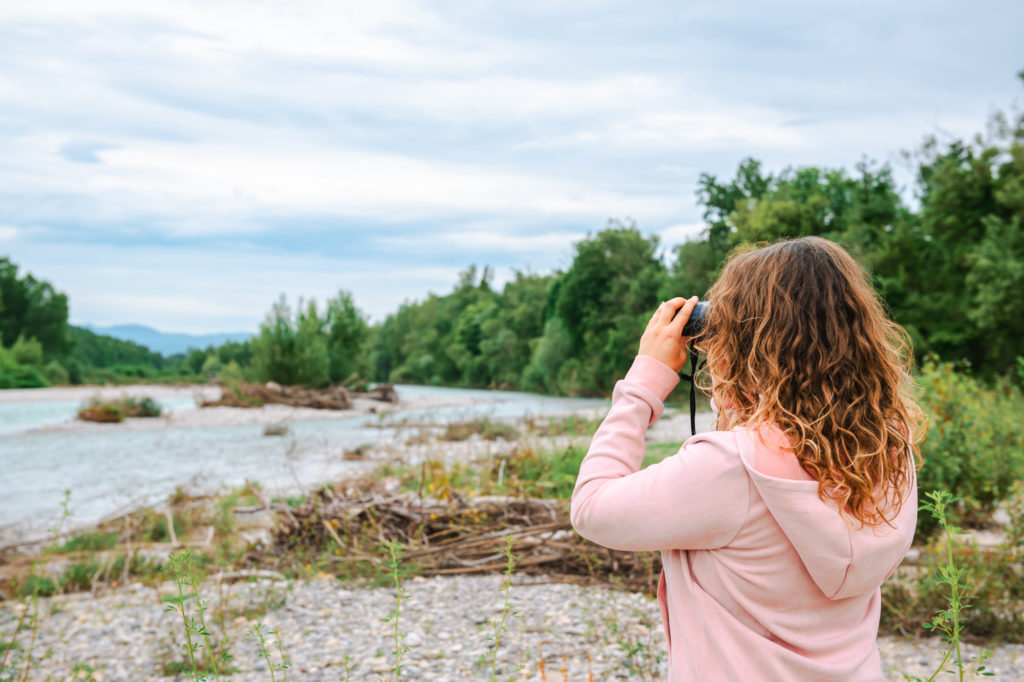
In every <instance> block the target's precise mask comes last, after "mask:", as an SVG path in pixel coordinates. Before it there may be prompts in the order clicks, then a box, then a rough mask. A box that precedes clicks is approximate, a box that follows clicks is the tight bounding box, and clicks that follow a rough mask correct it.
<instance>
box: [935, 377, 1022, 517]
mask: <svg viewBox="0 0 1024 682" xmlns="http://www.w3.org/2000/svg"><path fill="white" fill-rule="evenodd" d="M918 382H919V383H920V386H921V390H920V401H921V406H922V407H923V408H924V410H925V412H926V414H927V416H928V432H927V434H926V437H925V441H924V443H923V444H922V456H923V459H924V466H923V467H922V468H921V471H920V472H919V473H918V487H919V489H920V490H934V491H938V492H948V493H950V494H952V495H955V496H957V498H958V499H959V500H960V502H959V505H958V507H957V508H956V509H954V510H953V512H954V513H958V514H959V515H960V517H961V518H962V519H963V520H970V519H971V518H972V517H975V516H977V515H978V514H980V513H986V514H987V513H990V512H991V511H992V510H993V509H994V507H995V505H996V504H997V503H998V502H999V501H1000V500H1003V499H1005V498H1006V496H1007V495H1008V494H1009V492H1010V490H1011V489H1012V487H1013V484H1014V482H1015V481H1018V480H1022V479H1024V421H1022V420H1021V419H1020V415H1021V413H1022V411H1024V396H1022V394H1021V391H1020V389H1018V388H1017V387H1015V386H1012V385H1011V384H1009V383H1006V382H1004V383H1002V384H1000V385H998V386H997V387H995V388H987V387H985V386H984V385H983V384H982V383H980V382H979V381H977V380H976V379H974V378H972V377H971V376H970V375H969V374H968V373H967V372H964V371H959V372H958V371H956V369H955V368H954V366H953V365H952V364H949V363H938V362H936V361H935V360H934V359H929V360H927V361H926V362H925V363H924V365H923V366H922V368H921V372H920V375H919V377H918ZM934 528H935V520H934V517H933V516H932V515H930V514H921V515H920V516H919V519H918V533H919V535H926V534H928V533H929V532H931V531H932V530H933V529H934Z"/></svg>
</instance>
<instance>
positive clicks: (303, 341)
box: [252, 294, 330, 387]
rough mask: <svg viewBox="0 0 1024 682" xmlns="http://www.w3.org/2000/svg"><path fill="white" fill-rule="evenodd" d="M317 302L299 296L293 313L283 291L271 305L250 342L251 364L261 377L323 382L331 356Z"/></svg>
mask: <svg viewBox="0 0 1024 682" xmlns="http://www.w3.org/2000/svg"><path fill="white" fill-rule="evenodd" d="M323 326H324V325H323V321H322V320H321V318H320V316H319V315H318V314H317V310H316V302H315V301H310V302H309V303H308V304H307V305H303V302H302V300H301V299H300V300H299V303H298V309H297V310H296V312H295V313H294V314H293V313H292V310H291V307H290V306H289V305H288V301H287V299H285V297H284V295H283V294H282V295H281V298H280V299H278V301H277V302H276V303H275V304H274V305H273V307H271V309H270V312H269V313H267V317H266V320H264V322H263V324H261V325H260V333H259V336H257V337H256V338H255V339H254V340H253V342H252V345H253V364H254V365H255V369H256V373H257V375H258V376H259V378H260V380H261V381H276V382H277V383H279V384H287V385H296V384H298V385H304V386H313V387H318V386H325V385H326V384H327V383H328V382H329V381H330V358H329V357H328V354H327V338H326V335H325V334H324V333H323Z"/></svg>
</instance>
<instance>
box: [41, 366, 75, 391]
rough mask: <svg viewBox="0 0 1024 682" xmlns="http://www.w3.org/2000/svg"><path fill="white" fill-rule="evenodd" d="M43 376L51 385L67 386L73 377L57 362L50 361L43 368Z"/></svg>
mask: <svg viewBox="0 0 1024 682" xmlns="http://www.w3.org/2000/svg"><path fill="white" fill-rule="evenodd" d="M43 376H44V377H46V380H47V381H48V382H49V383H50V384H51V385H54V384H56V385H67V384H69V383H71V375H70V374H68V371H67V370H66V369H64V366H63V365H62V364H60V363H59V362H57V361H56V360H50V361H49V362H48V363H46V366H45V367H43Z"/></svg>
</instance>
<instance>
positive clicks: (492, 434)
mask: <svg viewBox="0 0 1024 682" xmlns="http://www.w3.org/2000/svg"><path fill="white" fill-rule="evenodd" d="M474 434H479V435H480V437H481V438H483V439H484V440H498V439H499V438H503V439H504V440H515V439H516V438H518V437H519V429H517V428H516V427H514V426H512V425H511V424H506V423H504V422H494V421H491V420H490V419H474V420H472V421H467V422H451V423H449V424H447V425H446V426H445V429H444V433H443V434H441V440H447V441H462V440H467V439H468V438H470V437H471V436H473V435H474Z"/></svg>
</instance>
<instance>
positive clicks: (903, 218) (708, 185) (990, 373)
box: [0, 74, 1024, 395]
mask: <svg viewBox="0 0 1024 682" xmlns="http://www.w3.org/2000/svg"><path fill="white" fill-rule="evenodd" d="M1021 77H1022V79H1024V74H1022V76H1021ZM905 159H906V160H907V162H908V163H912V164H913V165H914V167H915V188H914V189H915V192H914V193H915V197H916V201H914V202H913V203H910V202H908V201H907V200H905V199H904V198H903V196H902V195H901V193H900V191H899V187H897V185H896V182H895V180H894V178H893V173H892V170H891V168H890V167H889V166H888V165H885V164H876V163H872V162H869V161H864V162H861V163H859V164H857V165H856V167H855V168H853V169H852V170H846V169H841V168H840V169H827V168H818V167H803V168H788V169H786V170H783V171H781V172H779V173H774V174H773V173H770V172H767V171H765V170H764V168H763V167H762V165H761V163H760V162H758V161H757V160H756V159H752V158H748V159H745V160H743V161H742V162H741V163H740V164H739V167H738V169H737V171H736V173H735V175H734V176H733V177H731V178H718V177H716V176H713V175H709V174H703V175H701V176H700V180H699V182H698V187H697V198H698V202H699V204H700V206H701V207H702V209H703V217H704V220H705V223H706V226H707V227H706V229H705V230H704V231H703V233H701V234H700V235H699V236H697V237H696V238H694V239H692V240H690V241H687V242H685V243H683V244H678V245H674V246H672V247H671V248H669V249H664V248H663V245H662V244H660V243H659V240H658V238H657V237H655V236H650V235H644V234H643V233H642V232H641V231H640V230H639V229H638V228H637V226H636V225H634V224H624V223H621V222H615V221H612V222H610V223H609V225H608V226H606V227H605V228H604V229H602V230H599V231H597V232H596V233H594V234H591V235H589V236H587V237H586V238H585V239H582V240H581V241H580V242H578V243H577V244H575V245H574V247H573V249H574V252H573V260H572V264H571V265H570V266H569V268H568V269H567V270H565V271H564V272H562V271H559V272H553V273H549V274H535V273H529V272H517V273H515V274H514V277H513V278H512V279H511V281H509V282H508V283H506V284H505V285H504V286H503V287H501V288H500V289H498V288H496V287H495V286H494V284H493V272H492V270H491V269H490V268H487V267H485V268H482V269H479V268H477V267H475V266H471V267H469V268H467V269H466V270H465V271H463V272H462V273H461V275H460V276H459V278H458V281H457V282H456V283H455V285H454V287H453V289H452V291H451V292H449V293H447V294H444V295H435V294H431V295H429V296H427V297H426V298H425V299H423V300H420V301H415V302H408V303H405V304H403V305H402V306H400V307H399V309H398V310H397V311H395V312H394V313H392V314H390V315H388V316H387V317H386V318H385V320H384V321H383V322H381V323H379V324H376V325H372V324H370V322H369V321H368V319H367V318H366V316H365V315H364V314H363V313H362V312H361V311H360V310H359V308H358V307H357V305H356V303H355V301H354V300H353V299H352V296H351V294H349V293H348V292H345V291H341V292H339V294H338V295H337V296H335V297H334V298H332V299H330V300H328V301H327V302H325V304H324V306H322V307H321V306H318V305H317V303H316V302H315V301H302V300H300V301H298V303H297V305H296V306H294V307H292V306H291V305H290V304H289V302H288V301H287V300H285V299H284V298H283V297H282V298H281V299H280V300H278V301H277V302H275V303H274V304H273V306H272V307H271V309H270V311H269V313H268V314H267V317H266V320H265V321H264V322H263V323H262V324H261V326H260V330H259V333H258V334H257V335H256V336H255V337H254V338H253V339H252V340H251V341H247V342H242V343H238V342H232V343H227V344H224V345H222V346H218V347H216V348H213V347H211V348H207V349H204V350H199V349H197V350H193V351H190V352H189V353H188V354H186V355H180V356H173V357H170V358H164V357H162V356H160V355H159V354H157V353H153V352H151V351H149V350H148V349H145V348H142V347H140V346H137V345H136V344H131V343H129V342H124V341H117V340H114V339H110V338H109V337H103V336H101V335H97V334H94V333H92V332H89V331H87V330H83V329H78V328H74V327H71V326H69V325H68V324H67V298H66V296H64V295H63V294H61V293H59V292H57V291H56V290H54V288H53V287H52V286H51V285H50V284H49V283H47V282H43V281H40V280H37V279H35V278H34V277H33V276H32V275H24V276H19V275H18V268H17V266H16V265H15V264H14V263H12V262H11V261H10V260H9V259H6V258H0V387H11V386H22V385H46V384H47V383H81V382H88V381H119V380H181V378H183V377H186V378H192V379H206V378H209V377H213V376H220V377H221V378H224V379H228V380H236V379H237V380H255V381H267V380H274V381H277V382H279V383H286V384H305V385H311V386H319V385H326V384H329V383H346V384H350V385H355V384H362V383H366V382H368V381H395V382H406V383H418V384H432V385H442V386H469V387H493V388H503V389H520V390H528V391H539V392H545V393H558V394H568V395H604V394H607V393H608V392H609V391H610V389H611V387H612V385H613V384H614V382H615V381H616V380H617V379H618V378H619V377H621V375H622V374H623V373H624V372H625V370H626V369H627V368H628V366H629V362H630V360H631V358H632V356H633V354H634V352H635V349H636V345H637V342H638V340H639V337H640V334H641V332H642V331H643V328H644V325H645V324H646V320H647V318H648V316H649V315H650V313H651V311H652V310H653V309H654V308H655V307H656V305H657V304H658V302H659V301H661V300H664V299H667V298H671V297H673V296H689V295H693V294H702V293H703V292H705V291H706V290H707V289H708V287H709V286H710V284H711V283H712V282H713V281H714V278H715V277H716V275H717V273H718V271H719V270H720V268H721V266H722V264H723V262H724V260H725V258H726V256H727V255H728V253H729V252H730V251H731V250H732V249H733V248H735V247H737V246H739V245H742V244H747V243H752V242H761V241H772V240H775V239H780V238H784V237H797V236H806V235H820V236H823V237H826V238H828V239H832V240H834V241H836V242H838V243H840V244H842V245H843V246H844V247H846V248H847V249H848V250H849V251H850V252H851V253H852V254H853V255H854V256H855V257H856V258H857V259H858V260H859V261H860V262H861V263H863V264H864V265H865V267H866V268H867V270H868V272H869V273H870V275H871V277H872V279H873V281H874V284H875V285H876V287H877V288H878V290H879V291H880V292H881V294H882V296H883V298H884V299H885V302H886V303H887V305H888V308H889V311H890V314H891V315H892V317H893V318H894V319H895V320H896V321H897V322H899V323H900V324H902V325H903V326H904V327H906V329H907V330H908V331H909V332H910V334H911V336H912V338H913V340H914V346H915V349H916V353H917V355H918V357H922V356H924V355H925V354H934V355H936V356H938V357H939V358H940V359H943V360H950V361H958V362H963V363H965V364H968V365H969V366H970V367H972V368H973V370H974V371H975V372H976V373H977V374H979V375H981V376H987V377H995V376H1003V375H1011V376H1014V377H1018V380H1019V377H1024V357H1022V356H1024V345H1022V339H1024V229H1022V222H1024V115H1022V114H1020V113H1015V114H1013V115H1007V114H997V115H995V116H994V117H993V119H992V121H991V123H990V126H989V130H988V131H987V133H986V134H985V135H978V136H976V137H975V138H974V139H971V140H951V141H949V140H947V141H945V142H941V141H939V140H938V139H936V138H930V139H928V140H927V141H926V142H925V143H924V144H923V145H922V146H921V147H920V149H918V150H917V151H916V152H914V153H909V154H905Z"/></svg>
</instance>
